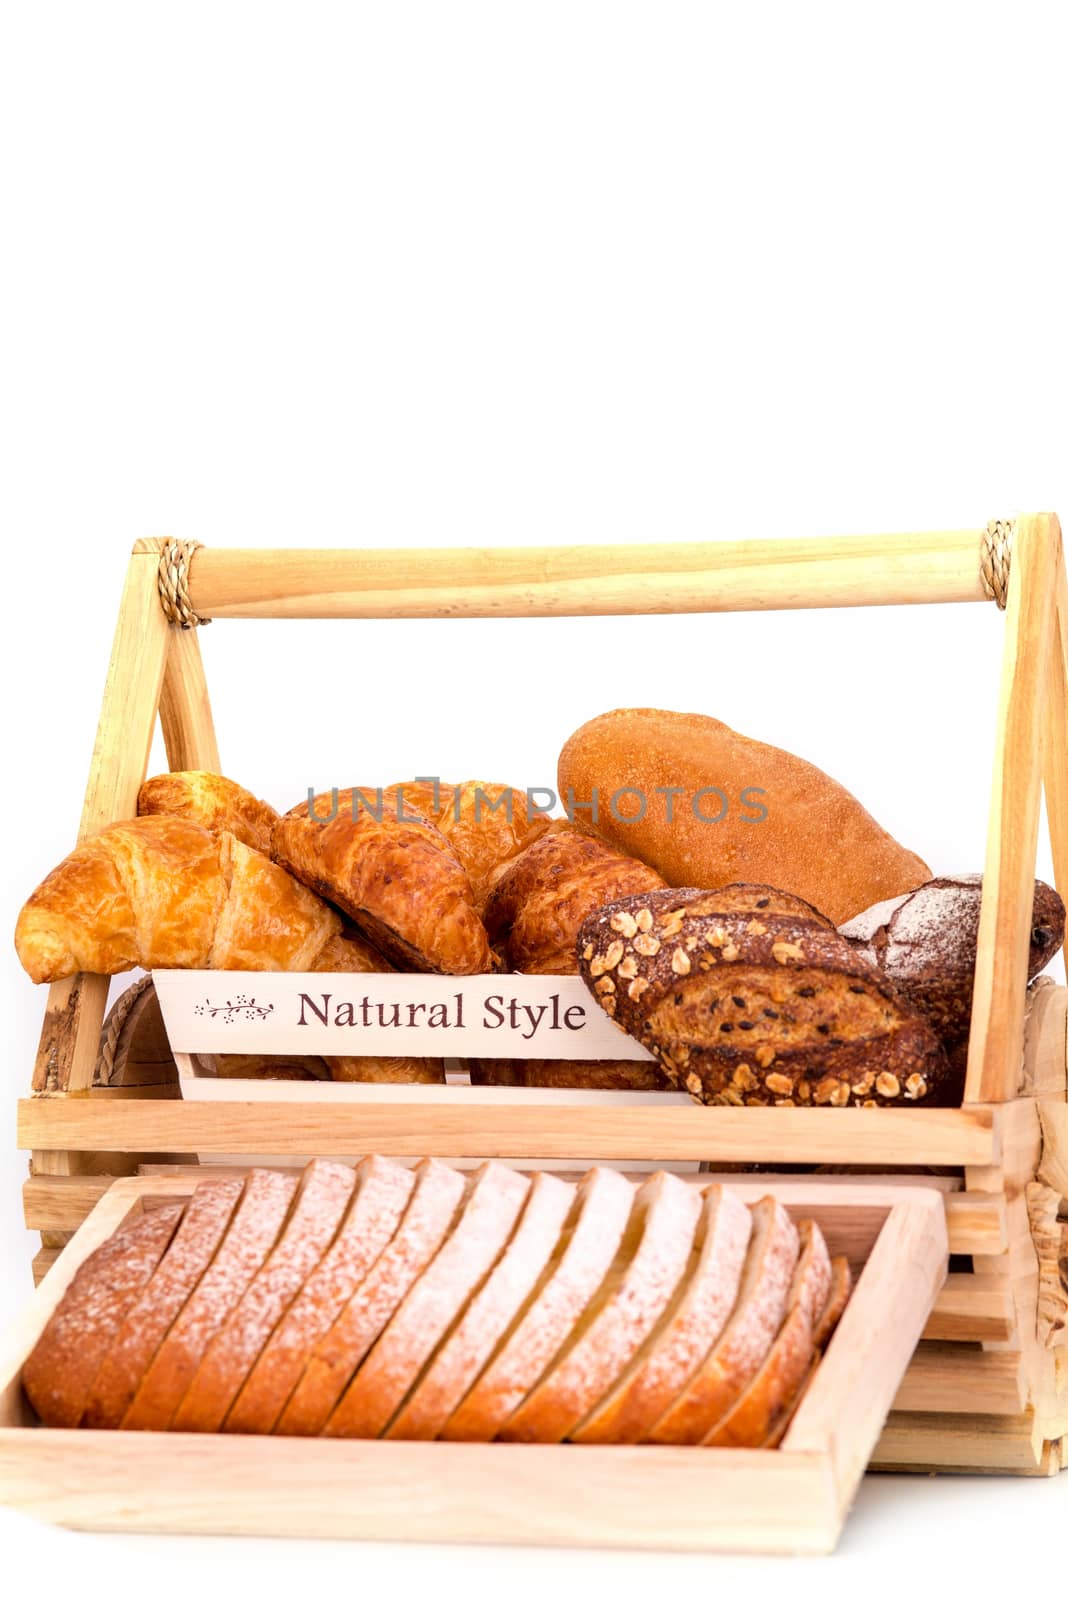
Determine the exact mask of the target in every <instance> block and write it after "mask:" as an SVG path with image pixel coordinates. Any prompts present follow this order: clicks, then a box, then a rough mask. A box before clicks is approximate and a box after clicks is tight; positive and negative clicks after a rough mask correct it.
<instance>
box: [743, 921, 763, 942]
mask: <svg viewBox="0 0 1068 1600" xmlns="http://www.w3.org/2000/svg"><path fill="white" fill-rule="evenodd" d="M745 931H746V933H751V934H752V935H753V938H754V939H755V938H757V937H758V936H759V935H760V934H762V933H767V931H768V930H767V928H766V927H765V926H764V924H763V923H762V922H757V921H755V920H754V921H753V922H747V923H746V925H745Z"/></svg>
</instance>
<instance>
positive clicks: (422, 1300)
mask: <svg viewBox="0 0 1068 1600" xmlns="http://www.w3.org/2000/svg"><path fill="white" fill-rule="evenodd" d="M529 1193H530V1180H529V1178H525V1177H523V1175H522V1174H521V1173H519V1172H513V1171H512V1169H511V1168H510V1167H505V1166H501V1165H499V1164H498V1163H497V1162H489V1163H487V1164H486V1166H484V1167H483V1168H481V1170H480V1171H479V1172H478V1173H476V1175H475V1177H474V1179H473V1181H472V1183H471V1186H470V1189H469V1191H468V1194H467V1196H466V1198H465V1201H464V1206H463V1210H462V1212H461V1214H460V1215H459V1217H458V1219H457V1222H456V1226H455V1227H454V1228H453V1230H452V1232H451V1233H450V1234H449V1236H448V1238H447V1239H446V1240H445V1241H444V1243H443V1244H442V1246H441V1248H440V1249H439V1250H438V1252H437V1254H436V1255H435V1257H434V1259H433V1260H432V1261H431V1262H429V1263H428V1265H427V1266H426V1267H425V1268H424V1270H423V1272H422V1273H421V1274H420V1275H419V1277H418V1279H417V1280H416V1282H415V1283H414V1284H412V1286H411V1288H410V1289H409V1290H408V1293H407V1294H406V1295H405V1297H404V1300H403V1301H402V1302H401V1304H400V1305H399V1306H398V1307H397V1309H396V1311H395V1312H394V1314H393V1317H392V1319H391V1321H390V1322H389V1324H388V1326H387V1327H386V1328H385V1329H384V1331H383V1332H382V1334H381V1336H380V1337H379V1339H378V1341H377V1343H376V1344H375V1346H374V1348H373V1349H372V1350H371V1351H370V1352H369V1353H368V1355H367V1357H366V1359H365V1360H364V1362H363V1364H362V1366H360V1367H359V1368H358V1369H357V1371H356V1374H355V1376H354V1377H353V1379H352V1382H351V1383H350V1384H349V1386H348V1388H347V1389H346V1391H345V1393H344V1395H343V1396H342V1397H341V1399H340V1400H339V1401H338V1403H337V1405H336V1406H335V1408H334V1410H333V1412H332V1414H331V1416H330V1418H329V1420H328V1421H327V1423H326V1424H325V1426H324V1428H323V1433H324V1435H328V1436H329V1437H331V1438H340V1439H377V1438H378V1436H379V1435H380V1434H383V1433H385V1434H386V1435H387V1437H388V1436H390V1434H391V1427H390V1424H391V1419H392V1418H393V1416H394V1415H395V1413H396V1412H397V1411H398V1409H399V1408H400V1407H401V1406H402V1405H403V1403H404V1400H405V1398H406V1397H407V1395H408V1392H409V1390H410V1389H411V1387H412V1385H413V1384H414V1383H415V1382H416V1380H417V1379H418V1377H419V1374H420V1373H421V1371H422V1370H423V1368H424V1366H425V1365H426V1363H427V1362H428V1361H429V1360H430V1359H431V1358H432V1356H433V1354H434V1352H435V1350H436V1349H437V1346H438V1344H439V1342H440V1341H441V1339H442V1338H444V1336H445V1335H446V1334H447V1333H448V1331H449V1329H450V1328H451V1327H452V1325H453V1324H454V1322H455V1321H456V1319H457V1318H458V1317H459V1316H461V1315H462V1313H463V1311H464V1309H465V1307H466V1305H467V1302H468V1300H469V1299H470V1297H471V1295H472V1294H474V1293H475V1292H476V1291H477V1289H478V1287H479V1285H480V1284H481V1283H482V1282H483V1280H484V1279H485V1277H486V1275H487V1274H488V1273H489V1272H490V1271H491V1270H492V1268H493V1266H494V1264H495V1263H496V1261H497V1258H498V1256H499V1255H500V1253H501V1251H502V1250H503V1249H504V1248H505V1246H506V1245H507V1243H508V1241H509V1239H510V1238H511V1236H512V1231H513V1229H514V1228H515V1225H516V1220H517V1218H518V1216H519V1213H520V1211H521V1210H522V1208H523V1205H524V1203H525V1201H526V1198H527V1196H528V1194H529ZM400 1437H405V1438H407V1437H411V1435H410V1434H407V1433H404V1432H403V1431H402V1433H401V1435H400Z"/></svg>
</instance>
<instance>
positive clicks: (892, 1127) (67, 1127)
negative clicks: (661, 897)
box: [19, 1090, 997, 1167]
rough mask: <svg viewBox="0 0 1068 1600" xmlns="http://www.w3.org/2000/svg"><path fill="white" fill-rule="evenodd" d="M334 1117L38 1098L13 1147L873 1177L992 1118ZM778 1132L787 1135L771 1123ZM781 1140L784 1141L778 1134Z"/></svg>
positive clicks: (388, 1111)
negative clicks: (563, 1162) (838, 1172)
mask: <svg viewBox="0 0 1068 1600" xmlns="http://www.w3.org/2000/svg"><path fill="white" fill-rule="evenodd" d="M456 1101H457V1104H456V1106H455V1108H454V1107H453V1106H452V1105H432V1106H424V1105H421V1104H420V1103H419V1101H418V1098H417V1091H416V1092H415V1093H405V1092H404V1091H403V1090H402V1091H401V1092H400V1094H399V1095H398V1098H397V1101H396V1103H390V1104H385V1105H383V1104H367V1105H363V1104H361V1105H359V1106H356V1105H351V1106H350V1105H346V1106H345V1107H344V1108H342V1109H338V1108H335V1107H332V1106H329V1105H323V1104H314V1103H308V1104H303V1103H302V1104H294V1103H291V1102H276V1103H273V1104H272V1103H271V1102H268V1101H241V1102H235V1103H226V1104H207V1103H202V1102H195V1101H186V1102H182V1101H166V1100H137V1099H133V1100H124V1099H120V1098H114V1097H108V1099H107V1101H106V1102H105V1101H103V1100H101V1099H99V1098H97V1097H95V1096H87V1097H84V1098H74V1097H72V1098H65V1097H63V1096H56V1097H51V1098H49V1097H38V1098H34V1099H32V1100H22V1101H20V1102H19V1141H20V1147H21V1148H24V1149H25V1148H33V1149H35V1150H49V1149H53V1150H54V1149H78V1150H102V1149H105V1148H106V1149H112V1150H114V1149H118V1150H139V1151H145V1150H154V1149H155V1150H197V1151H204V1152H208V1153H214V1154H225V1153H227V1152H228V1151H234V1152H244V1151H250V1150H251V1151H256V1152H267V1151H275V1152H278V1153H297V1154H301V1155H331V1154H332V1155H365V1154H370V1153H372V1152H375V1151H377V1152H379V1153H380V1154H382V1155H426V1154H428V1153H430V1154H434V1155H441V1156H506V1157H514V1158H520V1157H529V1158H531V1159H532V1160H538V1159H555V1158H565V1159H570V1158H572V1157H574V1158H575V1159H581V1160H613V1159H615V1160H625V1159H627V1158H628V1157H634V1158H644V1159H649V1160H672V1159H677V1160H721V1161H762V1160H781V1158H782V1151H783V1141H784V1138H788V1141H789V1146H790V1148H792V1149H797V1150H804V1152H805V1155H806V1157H807V1158H808V1159H809V1160H811V1161H813V1162H823V1161H826V1162H830V1163H837V1162H841V1161H846V1160H848V1159H849V1158H850V1157H851V1156H855V1155H856V1153H857V1151H858V1150H863V1152H864V1156H865V1161H866V1162H878V1163H880V1164H882V1163H885V1164H886V1165H887V1166H891V1167H893V1166H910V1165H913V1164H924V1163H930V1164H933V1165H941V1164H946V1165H949V1164H958V1163H962V1162H973V1163H976V1164H978V1165H981V1166H986V1165H989V1164H990V1163H991V1162H992V1161H993V1160H994V1159H995V1152H996V1149H997V1135H996V1113H995V1111H994V1110H992V1109H991V1108H990V1107H983V1106H973V1107H969V1108H968V1109H967V1110H963V1111H953V1110H923V1109H919V1108H917V1109H915V1110H913V1109H911V1108H910V1109H908V1110H894V1111H887V1112H884V1113H882V1114H880V1113H878V1112H873V1111H865V1110H852V1109H849V1108H846V1109H834V1110H830V1111H828V1110H825V1109H820V1108H812V1109H809V1108H794V1109H791V1110H789V1111H786V1110H783V1109H781V1108H778V1107H758V1106H750V1107H744V1108H739V1109H736V1108H734V1107H726V1106H725V1107H716V1108H715V1109H713V1108H710V1107H701V1106H663V1107H656V1106H650V1107H649V1108H648V1109H646V1108H645V1107H634V1106H621V1107H619V1108H618V1109H615V1110H611V1109H608V1108H606V1109H605V1110H603V1111H602V1110H600V1109H599V1108H596V1109H595V1108H592V1107H591V1108H590V1109H589V1110H588V1111H587V1112H585V1113H584V1115H583V1117H582V1118H581V1120H580V1119H579V1118H577V1117H576V1116H575V1115H574V1112H573V1110H572V1109H571V1108H569V1107H567V1106H555V1105H541V1106H537V1107H534V1106H529V1107H528V1106H523V1105H510V1104H508V1105H501V1106H495V1107H489V1106H483V1107H481V1108H480V1110H479V1113H478V1116H477V1118H474V1117H472V1115H471V1111H470V1109H469V1108H468V1107H467V1106H465V1104H464V1098H463V1092H462V1090H457V1091H456ZM784 1119H788V1123H787V1122H786V1121H784ZM787 1129H788V1133H787Z"/></svg>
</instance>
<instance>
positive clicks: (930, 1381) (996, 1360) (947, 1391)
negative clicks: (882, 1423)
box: [894, 1343, 1024, 1417]
mask: <svg viewBox="0 0 1068 1600" xmlns="http://www.w3.org/2000/svg"><path fill="white" fill-rule="evenodd" d="M1023 1409H1024V1390H1023V1381H1022V1376H1021V1367H1020V1357H1019V1354H1018V1353H1016V1352H1014V1351H1005V1352H1002V1351H988V1350H973V1349H972V1348H971V1347H970V1346H968V1345H958V1344H945V1343H942V1344H935V1343H932V1344H921V1345H920V1346H919V1347H918V1349H917V1350H916V1353H915V1355H914V1356H913V1358H912V1361H911V1363H910V1365H909V1370H908V1371H907V1372H906V1374H905V1377H904V1379H903V1381H902V1384H901V1387H900V1389H899V1390H898V1391H897V1394H896V1396H895V1398H894V1410H895V1411H936V1412H945V1411H949V1412H961V1413H980V1414H984V1415H989V1416H1004V1417H1014V1416H1018V1415H1019V1414H1020V1413H1021V1412H1022V1411H1023Z"/></svg>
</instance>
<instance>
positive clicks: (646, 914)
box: [634, 906, 653, 933]
mask: <svg viewBox="0 0 1068 1600" xmlns="http://www.w3.org/2000/svg"><path fill="white" fill-rule="evenodd" d="M634 921H635V923H636V924H637V926H638V927H639V928H640V929H641V931H642V932H643V933H651V932H652V928H653V913H652V912H651V911H650V910H649V907H648V906H642V908H641V910H640V911H639V912H638V913H637V914H636V916H635V918H634Z"/></svg>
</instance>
